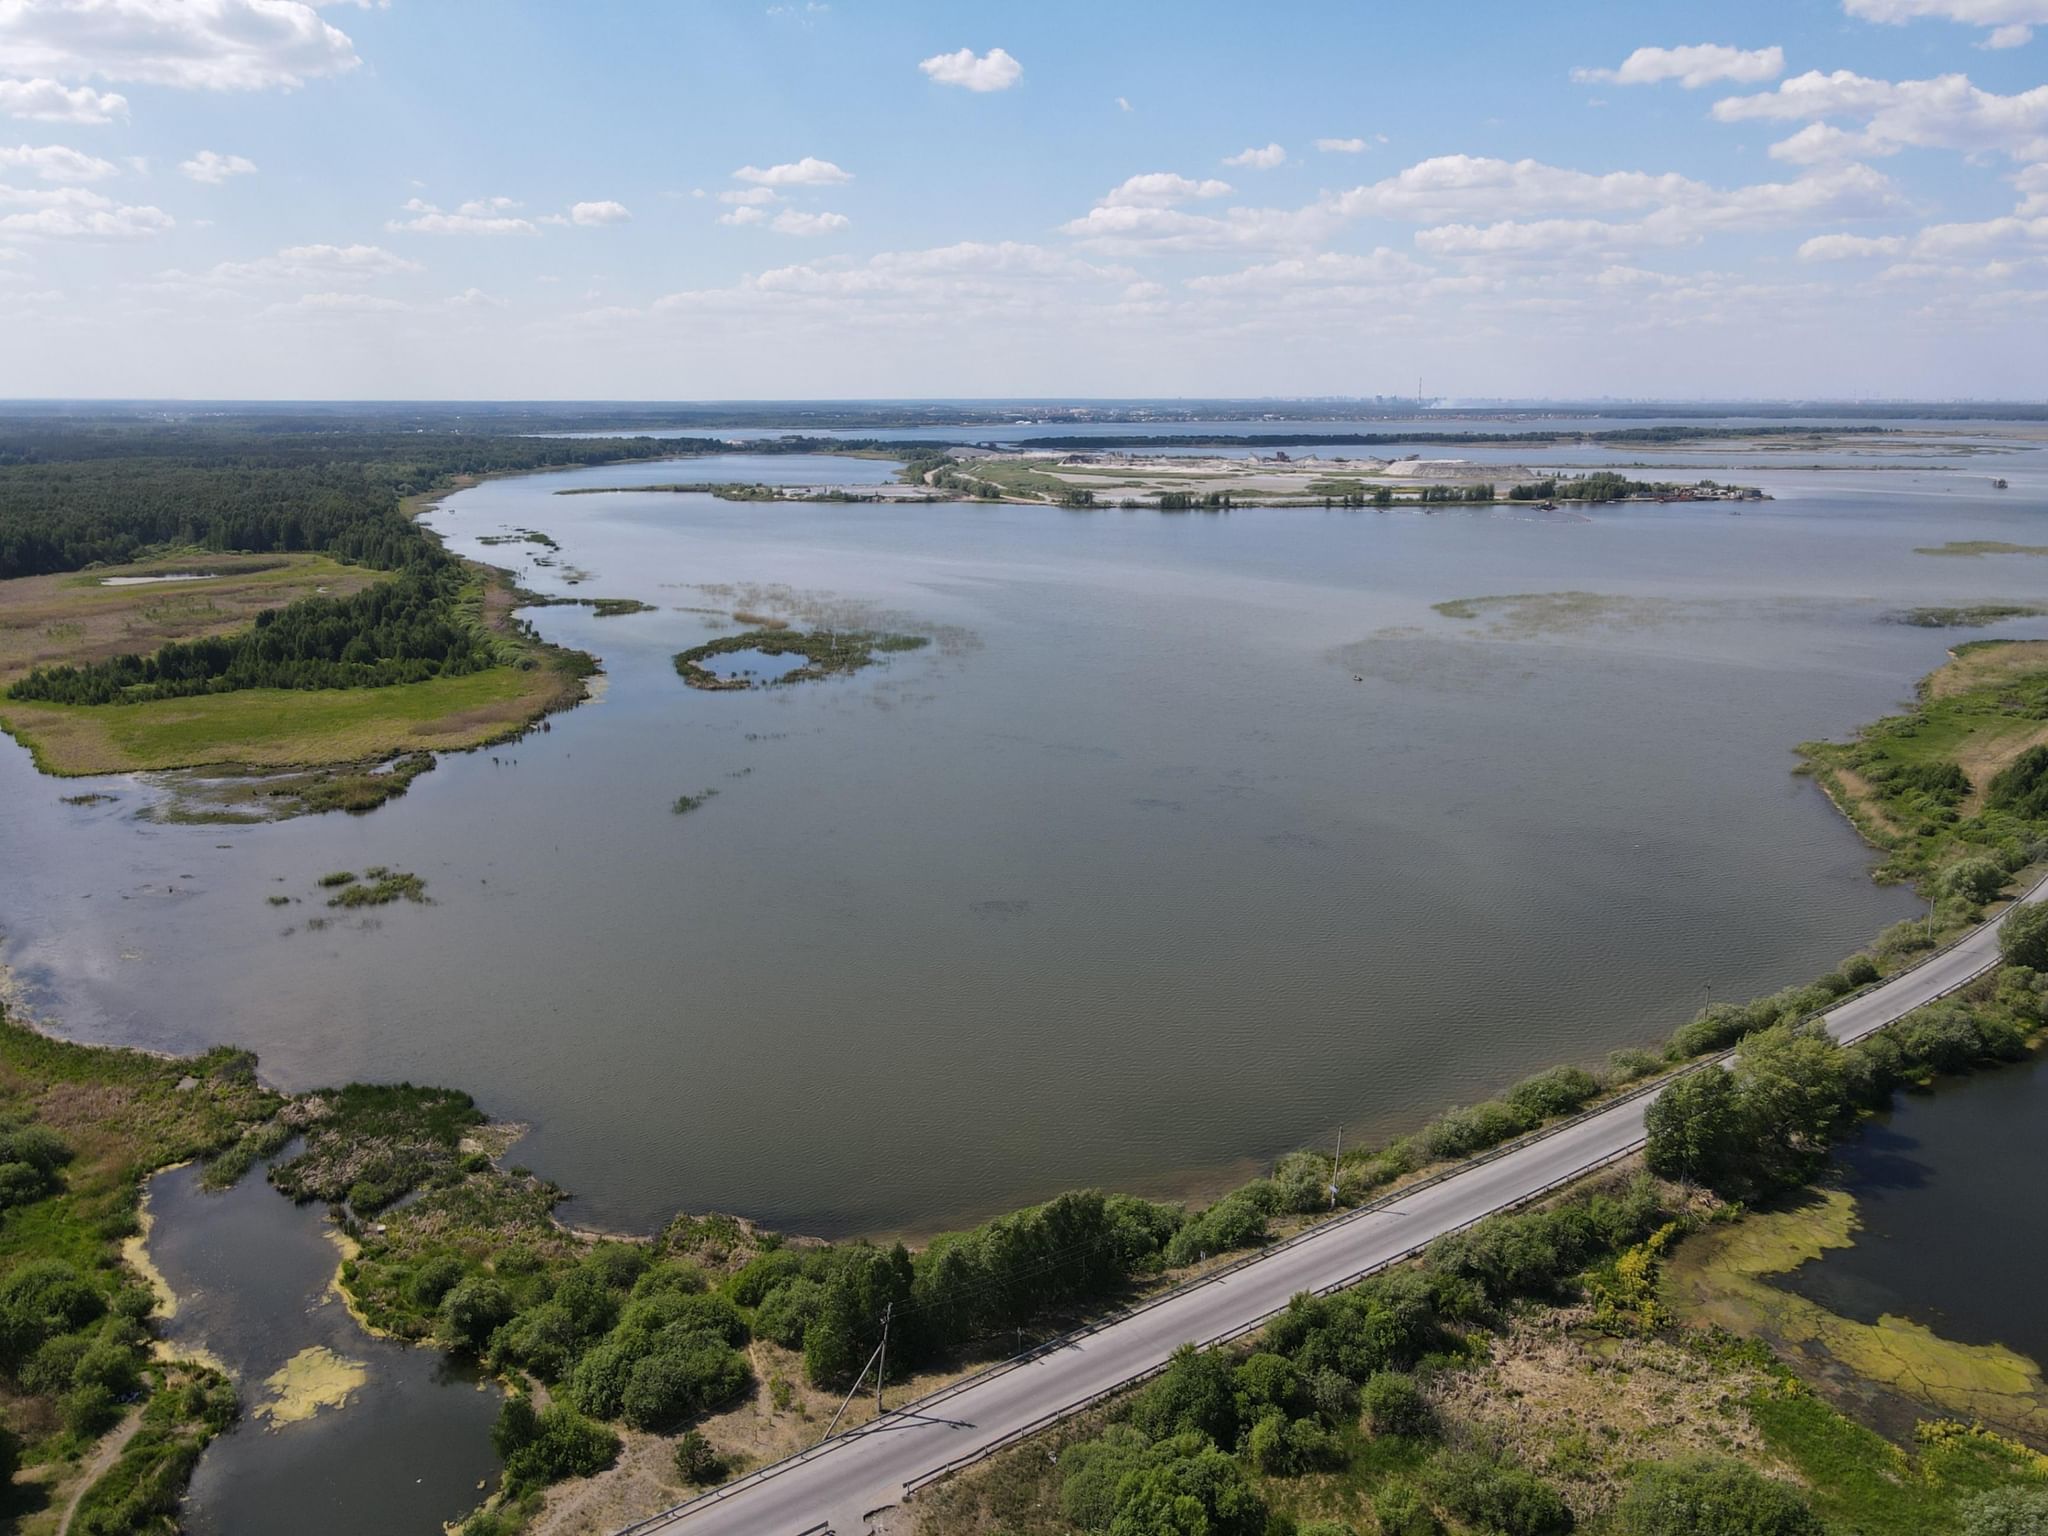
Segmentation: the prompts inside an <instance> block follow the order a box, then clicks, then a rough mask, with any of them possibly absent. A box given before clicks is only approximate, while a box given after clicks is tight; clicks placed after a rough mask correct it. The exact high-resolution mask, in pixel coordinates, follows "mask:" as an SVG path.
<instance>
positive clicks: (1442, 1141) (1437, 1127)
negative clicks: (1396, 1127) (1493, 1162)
mask: <svg viewBox="0 0 2048 1536" xmlns="http://www.w3.org/2000/svg"><path fill="white" fill-rule="evenodd" d="M1532 1123H1533V1122H1531V1121H1530V1120H1529V1119H1528V1118H1527V1117H1526V1116H1524V1115H1523V1114H1522V1113H1521V1112H1520V1111H1518V1110H1516V1109H1515V1108H1513V1107H1512V1106H1510V1105H1508V1104H1504V1103H1502V1102H1501V1101H1500V1100H1499V1099H1487V1100H1486V1101H1484V1102H1483V1103H1479V1104H1474V1105H1473V1106H1472V1107H1471V1108H1470V1109H1453V1110H1449V1111H1447V1112H1445V1113H1444V1114H1441V1115H1439V1116H1437V1118H1436V1119H1434V1120H1432V1121H1431V1122H1430V1123H1429V1124H1428V1125H1425V1126H1424V1127H1423V1128H1422V1130H1421V1132H1420V1134H1418V1135H1417V1136H1416V1138H1415V1139H1416V1140H1417V1141H1418V1142H1419V1143H1421V1146H1422V1150H1423V1151H1424V1153H1426V1154H1427V1155H1428V1156H1430V1157H1432V1158H1436V1159H1439V1160H1441V1159H1446V1158H1454V1157H1469V1156H1470V1155H1471V1154H1472V1153H1474V1152H1478V1151H1482V1150H1484V1149H1485V1148H1487V1147H1492V1146H1498V1145H1499V1144H1500V1143H1501V1142H1503V1141H1506V1140H1507V1139H1508V1138H1509V1137H1511V1136H1519V1135H1521V1133H1522V1132H1524V1131H1526V1130H1528V1129H1529V1127H1530V1125H1531V1124H1532Z"/></svg>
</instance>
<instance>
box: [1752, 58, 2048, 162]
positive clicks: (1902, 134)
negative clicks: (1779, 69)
mask: <svg viewBox="0 0 2048 1536" xmlns="http://www.w3.org/2000/svg"><path fill="white" fill-rule="evenodd" d="M1714 116H1715V117H1716V118H1718V119H1719V120H1720V121H1722V122H1724V123H1739V122H1755V121H1772V122H1776V121H1782V122H1797V121H1799V120H1801V119H1806V120H1808V121H1811V122H1814V123H1821V122H1822V121H1824V120H1825V119H1829V118H1841V119H1847V120H1849V121H1852V122H1861V123H1862V124H1863V125H1864V126H1863V127H1862V128H1861V129H1860V130H1859V131H1857V132H1854V133H1850V132H1846V131H1840V130H1837V131H1832V132H1828V133H1823V134H1815V133H1813V132H1811V130H1808V131H1806V132H1803V133H1799V134H1794V135H1793V136H1792V137H1791V138H1789V139H1784V140H1781V141H1780V142H1779V143H1778V144H1776V145H1773V146H1772V149H1771V153H1772V154H1773V155H1776V156H1777V157H1778V158H1779V159H1782V160H1795V161H1807V162H1811V161H1813V160H1816V159H1819V158H1822V157H1824V156H1830V155H1835V156H1839V155H1891V154H1896V153H1897V152H1898V151H1900V150H1902V149H1954V150H1962V151H1964V152H1966V153H1974V152H1982V151H1997V152H2002V153H2004V154H2008V155H2011V156H2012V157H2013V158H2014V159H2019V160H2039V159H2048V85H2039V86H2036V87H2034V88H2033V89H2032V90H2030V91H2022V92H2020V93H2018V94H2017V95H2012V96H2001V95H1999V94H1997V93H1996V92H1993V91H1986V90H1982V89H1980V88H1978V87H1977V86H1974V85H1972V84H1971V83H1970V80H1969V77H1968V76H1967V75H1939V76H1936V77H1935V78H1934V79H1932V80H1899V81H1891V80H1873V79H1871V78H1870V77H1868V76H1866V75H1859V74H1856V73H1854V72H1853V71H1850V70H1846V69H1838V70H1836V71H1835V72H1834V73H1832V74H1825V75H1824V74H1822V73H1821V72H1820V71H1819V70H1809V71H1808V72H1807V73H1805V74H1803V75H1795V76H1793V77H1792V78H1791V79H1790V80H1786V81H1784V82H1782V83H1781V84H1780V85H1779V86H1778V88H1777V89H1776V90H1773V91H1763V92H1759V93H1758V94H1756V95H1752V96H1729V97H1725V98H1723V99H1722V100H1720V101H1717V102H1715V103H1714Z"/></svg>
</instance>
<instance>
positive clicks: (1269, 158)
mask: <svg viewBox="0 0 2048 1536" xmlns="http://www.w3.org/2000/svg"><path fill="white" fill-rule="evenodd" d="M1286 160H1287V151H1286V150H1284V149H1282V148H1281V147H1280V146H1279V145H1278V144H1268V145H1267V146H1266V147H1265V148H1264V149H1241V150H1239V151H1238V152H1237V153H1236V154H1234V155H1226V156H1225V157H1224V159H1223V163H1224V164H1225V165H1241V166H1244V167H1245V168H1246V169H1247V170H1253V171H1270V170H1272V169H1273V167H1274V166H1276V165H1282V164H1285V163H1286Z"/></svg>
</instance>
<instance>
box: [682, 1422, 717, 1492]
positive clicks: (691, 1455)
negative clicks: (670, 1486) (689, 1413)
mask: <svg viewBox="0 0 2048 1536" xmlns="http://www.w3.org/2000/svg"><path fill="white" fill-rule="evenodd" d="M676 1476H677V1477H679V1478H681V1479H682V1480H683V1481H684V1482H685V1483H688V1484H689V1485H690V1486H691V1487H693V1488H700V1487H703V1486H704V1485H705V1484H707V1483H718V1482H723V1481H724V1480H725V1458H724V1457H723V1456H721V1455H719V1454H718V1452H717V1451H716V1450H715V1449H713V1447H712V1444H711V1442H710V1441H709V1440H706V1439H705V1438H704V1436H703V1435H702V1433H700V1432H699V1431H697V1430H694V1429H693V1430H690V1431H688V1432H687V1433H686V1434H684V1436H683V1437H682V1439H680V1440H678V1441H677V1442H676Z"/></svg>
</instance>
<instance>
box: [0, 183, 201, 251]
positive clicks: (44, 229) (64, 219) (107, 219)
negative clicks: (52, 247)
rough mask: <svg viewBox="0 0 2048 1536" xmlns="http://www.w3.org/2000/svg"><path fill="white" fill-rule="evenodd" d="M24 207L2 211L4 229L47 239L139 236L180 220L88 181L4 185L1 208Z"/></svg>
mask: <svg viewBox="0 0 2048 1536" xmlns="http://www.w3.org/2000/svg"><path fill="white" fill-rule="evenodd" d="M9 206H14V207H23V208H26V209H27V210H28V211H26V212H23V213H0V235H27V236H35V237H38V238H42V239H48V240H140V239H146V238H148V237H149V236H151V235H155V234H161V233H162V232H163V231H164V230H167V229H170V228H173V227H174V226H175V225H176V223H177V220H175V219H173V218H172V217H171V216H170V215H169V214H168V213H165V212H164V211H163V210H162V209H161V208H151V207H138V206H133V205H126V204H119V203H116V202H115V201H114V200H113V199H112V198H110V197H105V196H103V195H101V194H100V193H98V192H93V191H89V190H88V189H86V188H84V187H59V188H55V189H52V190H48V191H43V190H31V189H25V188H22V187H0V208H6V207H9Z"/></svg>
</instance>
